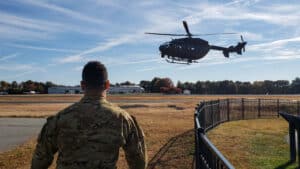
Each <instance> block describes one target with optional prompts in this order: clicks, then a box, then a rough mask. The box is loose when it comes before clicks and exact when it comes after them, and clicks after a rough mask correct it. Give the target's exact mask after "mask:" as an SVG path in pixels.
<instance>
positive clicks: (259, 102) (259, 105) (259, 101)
mask: <svg viewBox="0 0 300 169" xmlns="http://www.w3.org/2000/svg"><path fill="white" fill-rule="evenodd" d="M260 110H261V100H260V99H258V118H260V116H261V114H260Z"/></svg>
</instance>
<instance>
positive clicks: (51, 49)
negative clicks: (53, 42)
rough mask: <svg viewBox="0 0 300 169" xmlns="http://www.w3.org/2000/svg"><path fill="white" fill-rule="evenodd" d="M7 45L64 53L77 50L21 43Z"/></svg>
mask: <svg viewBox="0 0 300 169" xmlns="http://www.w3.org/2000/svg"><path fill="white" fill-rule="evenodd" d="M7 45H8V46H13V47H17V48H24V49H32V50H44V51H54V52H64V53H75V52H78V50H74V49H57V48H48V47H41V46H30V45H21V44H7Z"/></svg>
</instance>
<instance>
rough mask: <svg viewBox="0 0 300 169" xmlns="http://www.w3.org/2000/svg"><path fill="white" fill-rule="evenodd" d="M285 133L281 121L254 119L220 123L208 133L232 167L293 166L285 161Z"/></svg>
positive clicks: (294, 164) (284, 125)
mask: <svg viewBox="0 0 300 169" xmlns="http://www.w3.org/2000/svg"><path fill="white" fill-rule="evenodd" d="M287 134H288V123H287V122H286V121H285V120H283V119H258V120H244V121H235V122H229V123H224V124H222V125H220V126H218V127H217V128H215V129H213V130H212V131H210V132H209V133H208V136H209V138H210V139H211V141H212V142H213V143H214V144H215V145H216V147H217V148H218V149H219V150H220V151H221V152H222V153H223V154H224V156H225V157H226V158H227V159H229V161H230V162H231V163H232V164H233V165H234V166H235V167H236V168H243V169H244V168H251V169H252V168H253V169H254V168H255V169H274V168H288V169H295V168H297V164H298V163H293V164H287V163H288V162H289V158H290V156H289V153H290V151H289V144H288V143H287V141H286V139H285V137H286V136H287ZM286 164H287V165H286Z"/></svg>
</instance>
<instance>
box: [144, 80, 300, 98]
mask: <svg viewBox="0 0 300 169" xmlns="http://www.w3.org/2000/svg"><path fill="white" fill-rule="evenodd" d="M159 80H163V81H165V82H161V83H159V82H158V81H159ZM167 81H169V82H167ZM166 84H173V82H172V81H171V79H169V78H162V79H161V78H157V77H155V78H153V79H152V81H145V80H143V81H141V82H140V86H142V87H144V89H145V91H146V92H150V93H153V92H158V91H159V88H161V87H174V85H169V86H168V85H166ZM176 88H178V89H180V90H181V91H184V90H189V91H190V92H191V93H192V94H300V78H299V77H297V78H295V79H294V80H292V82H291V83H290V81H288V80H276V81H271V80H264V81H254V82H252V83H251V82H241V81H231V80H223V81H197V82H181V81H178V82H177V85H176Z"/></svg>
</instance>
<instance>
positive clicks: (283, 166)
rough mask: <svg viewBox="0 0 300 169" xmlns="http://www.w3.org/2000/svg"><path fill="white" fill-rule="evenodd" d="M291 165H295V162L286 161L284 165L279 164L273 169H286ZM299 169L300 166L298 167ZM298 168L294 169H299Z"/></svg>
mask: <svg viewBox="0 0 300 169" xmlns="http://www.w3.org/2000/svg"><path fill="white" fill-rule="evenodd" d="M293 164H295V162H292V161H288V162H286V163H284V164H281V165H280V166H278V167H276V168H275V169H286V168H288V167H289V168H290V167H291V166H292V165H293ZM299 167H300V166H299ZM299 167H294V168H295V169H299ZM292 168H293V167H292Z"/></svg>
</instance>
